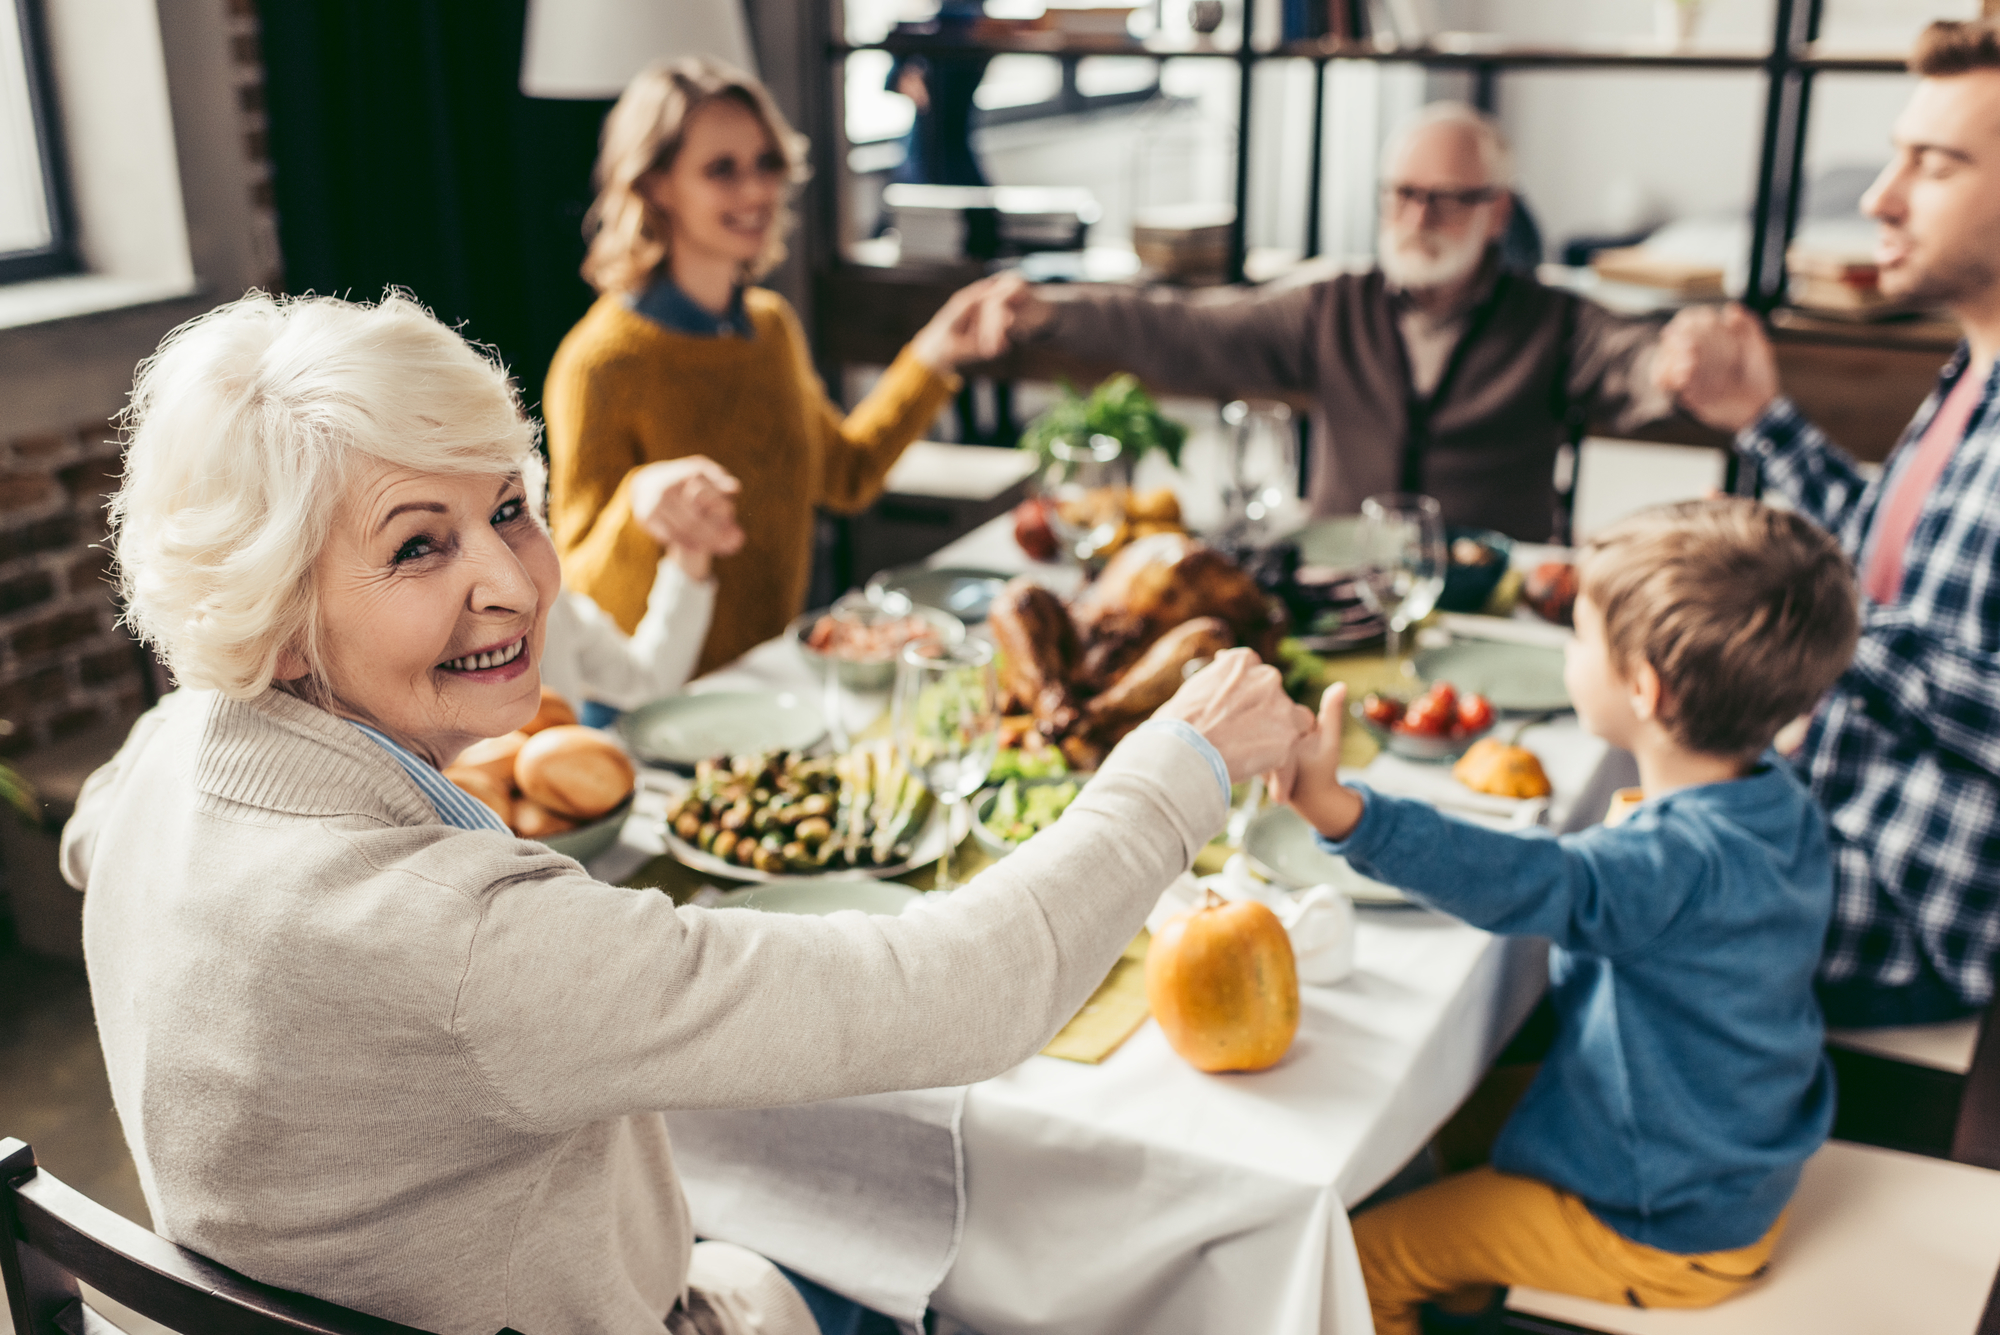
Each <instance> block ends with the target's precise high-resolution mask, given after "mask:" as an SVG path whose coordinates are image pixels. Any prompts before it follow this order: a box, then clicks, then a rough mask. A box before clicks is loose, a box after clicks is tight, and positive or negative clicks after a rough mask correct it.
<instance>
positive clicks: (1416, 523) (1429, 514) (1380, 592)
mask: <svg viewBox="0 0 2000 1335" xmlns="http://www.w3.org/2000/svg"><path fill="white" fill-rule="evenodd" d="M1359 543H1360V548H1361V571H1360V574H1361V578H1360V580H1359V590H1360V593H1361V597H1362V600H1363V601H1365V602H1366V603H1367V604H1368V607H1369V610H1370V611H1372V612H1375V613H1377V614H1378V615H1380V616H1381V617H1382V619H1383V620H1385V621H1387V622H1388V623H1389V661H1390V662H1391V663H1393V664H1397V665H1400V664H1401V663H1402V652H1403V632H1404V631H1405V630H1407V629H1409V628H1410V627H1411V626H1412V625H1415V624H1416V623H1417V622H1419V621H1422V620H1423V619H1424V618H1425V617H1427V616H1429V615H1430V612H1431V608H1433V607H1435V606H1436V605H1437V600H1438V595H1439V594H1440V593H1443V592H1444V575H1445V568H1446V566H1447V565H1448V564H1449V563H1450V560H1451V555H1450V550H1449V549H1448V548H1447V547H1446V546H1445V540H1444V512H1443V510H1441V509H1440V508H1439V507H1438V503H1437V502H1436V501H1435V500H1433V499H1431V498H1430V497H1429V496H1418V495H1416V494H1415V493H1413V492H1395V491H1388V492H1383V493H1382V494H1380V495H1378V496H1370V497H1369V498H1368V499H1367V500H1365V501H1363V502H1361V532H1360V535H1359Z"/></svg>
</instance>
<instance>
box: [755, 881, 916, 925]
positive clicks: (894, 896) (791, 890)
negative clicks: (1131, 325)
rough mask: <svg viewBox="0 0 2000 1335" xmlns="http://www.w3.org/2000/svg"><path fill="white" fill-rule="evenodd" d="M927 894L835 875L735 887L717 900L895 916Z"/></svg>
mask: <svg viewBox="0 0 2000 1335" xmlns="http://www.w3.org/2000/svg"><path fill="white" fill-rule="evenodd" d="M922 898H923V896H922V895H920V894H918V893H917V892H916V891H915V890H912V889H910V887H909V886H907V885H897V884H896V883H895V882H893V881H854V880H845V879H842V878H839V877H832V876H815V877H799V878H795V879H793V880H790V881H787V882H784V883H783V884H780V885H753V886H748V887H746V888H745V889H742V890H731V891H730V892H729V893H728V894H726V895H724V896H723V897H722V898H721V900H719V901H718V902H717V903H716V907H717V908H723V909H762V910H764V911H765V912H766V913H838V912H840V911H841V910H842V909H858V910H860V911H861V912H863V913H874V914H881V915H883V916H885V917H891V918H893V917H895V916H896V915H897V914H898V913H901V912H902V911H903V910H904V909H906V908H908V907H909V906H910V905H912V904H914V903H916V902H917V901H918V900H919V899H922Z"/></svg>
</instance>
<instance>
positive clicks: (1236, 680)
mask: <svg viewBox="0 0 2000 1335" xmlns="http://www.w3.org/2000/svg"><path fill="white" fill-rule="evenodd" d="M1346 708H1347V687H1345V686H1343V685H1334V686H1330V687H1328V688H1327V691H1326V694H1325V695H1323V696H1321V697H1320V706H1319V713H1318V715H1317V716H1315V715H1314V714H1313V712H1312V711H1311V710H1310V709H1307V708H1306V707H1305V706H1304V705H1300V704H1295V703H1293V701H1292V700H1291V698H1290V697H1289V696H1287V695H1286V694H1285V683H1284V678H1283V677H1281V676H1280V675H1279V673H1278V670H1277V669H1276V668H1274V667H1272V666H1270V665H1269V664H1267V663H1263V662H1260V661H1259V660H1258V658H1257V655H1256V654H1254V653H1252V652H1251V651H1250V650H1248V649H1230V650H1227V651H1225V652H1223V653H1220V654H1217V655H1216V657H1215V661H1214V662H1213V663H1212V664H1210V665H1209V666H1208V667H1207V668H1206V669H1204V670H1203V671H1201V672H1198V673H1196V674H1195V675H1194V676H1193V677H1192V678H1190V679H1189V680H1188V682H1187V683H1186V684H1185V685H1183V686H1182V687H1181V688H1180V690H1179V691H1178V692H1176V693H1175V695H1174V698H1173V699H1171V700H1169V701H1167V703H1166V704H1164V705H1162V706H1160V711H1159V714H1158V715H1157V717H1160V718H1168V719H1178V720H1180V721H1181V722H1183V723H1185V724H1187V725H1188V726H1189V727H1191V728H1193V729H1194V730H1195V731H1196V732H1198V733H1200V734H1201V735H1202V736H1203V737H1205V738H1207V739H1208V742H1209V744H1210V745H1211V746H1213V747H1214V748H1215V749H1216V750H1217V751H1218V752H1219V753H1221V756H1222V760H1223V763H1224V764H1225V765H1227V766H1228V767H1229V780H1230V782H1231V783H1241V782H1242V781H1243V780H1245V779H1248V778H1252V777H1254V776H1256V775H1259V774H1262V775H1265V776H1267V781H1268V783H1269V786H1270V791H1271V795H1272V797H1273V798H1274V799H1276V800H1277V801H1280V802H1285V803H1287V804H1289V805H1290V806H1291V807H1292V808H1293V810H1295V811H1297V812H1298V813H1299V814H1300V815H1301V816H1304V817H1305V818H1306V820H1307V821H1308V822H1310V823H1311V824H1312V826H1313V828H1315V829H1317V830H1318V831H1319V832H1320V833H1321V834H1324V835H1327V836H1329V837H1331V838H1335V839H1340V838H1345V837H1346V836H1347V834H1348V833H1349V832H1350V831H1352V830H1353V828H1354V825H1355V822H1356V821H1358V820H1360V819H1361V797H1360V795H1359V794H1357V793H1355V792H1354V791H1353V790H1352V789H1350V788H1346V787H1344V786H1342V784H1341V782H1340V738H1341V731H1342V723H1343V716H1344V713H1345V711H1346Z"/></svg>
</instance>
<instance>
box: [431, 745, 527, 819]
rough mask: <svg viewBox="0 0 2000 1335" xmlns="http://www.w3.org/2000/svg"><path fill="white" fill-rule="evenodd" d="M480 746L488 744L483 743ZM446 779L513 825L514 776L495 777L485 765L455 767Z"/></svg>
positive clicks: (445, 775)
mask: <svg viewBox="0 0 2000 1335" xmlns="http://www.w3.org/2000/svg"><path fill="white" fill-rule="evenodd" d="M496 740H497V739H496ZM480 745H481V746H484V745H486V743H484V742H481V743H480ZM444 777H445V778H447V779H450V780H451V781H452V782H453V783H455V784H457V785H458V786H459V787H460V788H463V789H464V790H465V791H466V792H468V793H471V794H472V795H473V796H474V797H476V798H478V799H479V800H480V801H482V802H484V803H485V804H486V805H487V806H489V807H491V808H492V809H493V814H494V815H496V816H498V817H499V818H500V819H501V820H503V821H509V822H510V823H511V821H512V818H513V814H514V782H513V776H512V775H495V774H493V773H492V772H491V771H489V770H488V769H487V768H486V767H485V766H483V765H453V766H452V767H451V768H450V769H447V770H446V771H445V772H444Z"/></svg>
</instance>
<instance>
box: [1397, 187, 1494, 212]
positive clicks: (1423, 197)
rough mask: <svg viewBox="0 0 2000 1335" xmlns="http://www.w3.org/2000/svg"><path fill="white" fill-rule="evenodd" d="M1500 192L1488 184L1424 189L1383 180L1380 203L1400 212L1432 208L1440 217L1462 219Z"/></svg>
mask: <svg viewBox="0 0 2000 1335" xmlns="http://www.w3.org/2000/svg"><path fill="white" fill-rule="evenodd" d="M1499 193H1500V191H1499V190H1498V189H1497V188H1496V187H1494V186H1490V185H1485V186H1480V187H1479V188H1477V189H1475V190H1426V189H1424V188H1423V187H1422V186H1415V185H1392V184H1390V183H1388V182H1384V183H1383V186H1382V204H1383V206H1384V207H1385V208H1388V209H1391V210H1397V211H1400V210H1402V209H1416V210H1419V211H1426V210H1431V209H1435V210H1436V211H1437V215H1438V217H1440V218H1445V219H1453V218H1462V217H1464V216H1465V215H1466V214H1467V213H1469V212H1471V211H1472V210H1473V209H1476V208H1478V207H1479V206H1480V205H1481V204H1485V203H1489V202H1491V201H1492V199H1493V198H1494V197H1495V196H1496V195H1498V194H1499Z"/></svg>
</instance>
